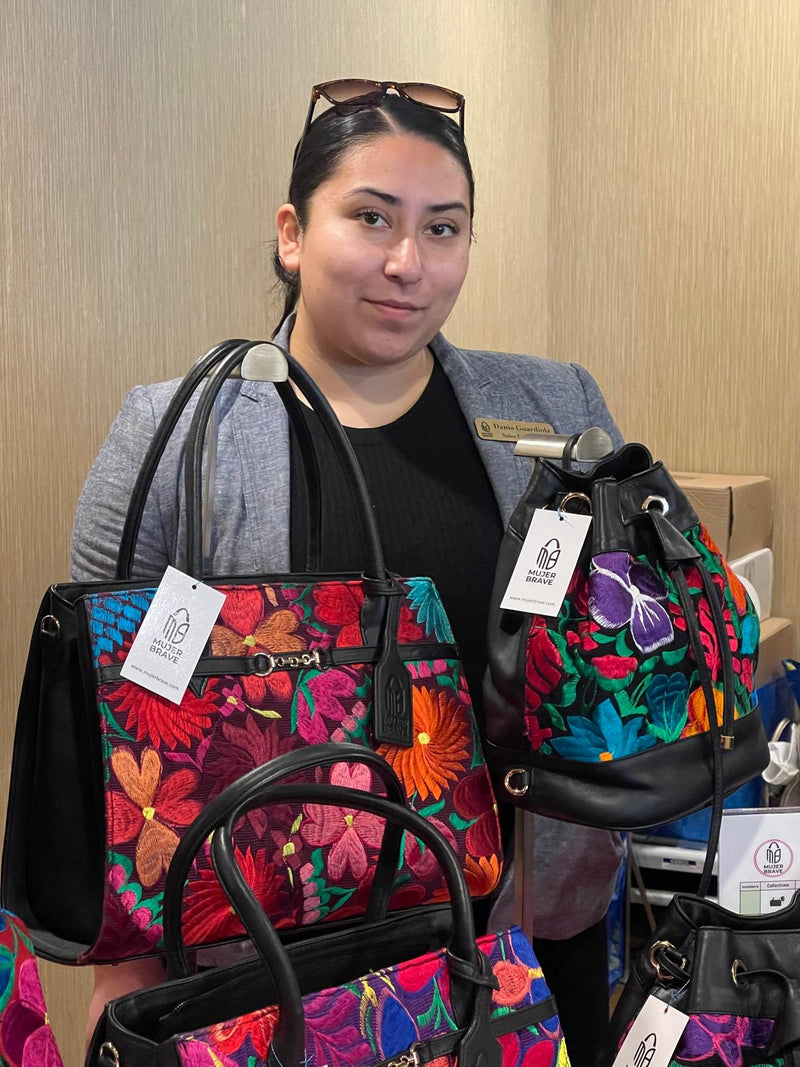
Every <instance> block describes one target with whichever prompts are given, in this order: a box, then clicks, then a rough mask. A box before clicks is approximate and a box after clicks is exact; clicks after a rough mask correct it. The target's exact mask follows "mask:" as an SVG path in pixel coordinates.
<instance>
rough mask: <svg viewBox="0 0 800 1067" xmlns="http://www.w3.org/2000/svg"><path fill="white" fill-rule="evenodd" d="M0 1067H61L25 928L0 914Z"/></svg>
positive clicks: (14, 917) (29, 940) (6, 915)
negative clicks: (0, 1066)
mask: <svg viewBox="0 0 800 1067" xmlns="http://www.w3.org/2000/svg"><path fill="white" fill-rule="evenodd" d="M0 1064H2V1065H3V1067H63V1064H62V1060H61V1054H60V1052H59V1051H58V1045H57V1044H56V1039H55V1037H54V1036H53V1031H52V1030H51V1029H50V1023H49V1021H48V1018H47V1006H46V1004H45V1002H44V993H43V992H42V983H41V982H40V980H39V967H38V965H37V963H36V955H35V953H34V950H33V942H32V941H31V939H30V935H29V934H28V931H27V930H26V929H25V924H24V923H22V922H21V921H20V920H19V919H18V918H17V916H16V915H12V914H11V912H8V911H0Z"/></svg>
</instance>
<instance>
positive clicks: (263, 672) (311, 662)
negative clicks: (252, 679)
mask: <svg viewBox="0 0 800 1067" xmlns="http://www.w3.org/2000/svg"><path fill="white" fill-rule="evenodd" d="M298 667H316V668H317V669H318V670H319V669H321V668H322V664H321V662H320V658H319V651H315V652H282V653H276V654H273V653H272V652H256V654H255V656H253V674H255V675H256V676H257V677H258V678H266V676H267V675H268V674H272V672H273V671H285V670H293V669H294V670H296V669H297V668H298Z"/></svg>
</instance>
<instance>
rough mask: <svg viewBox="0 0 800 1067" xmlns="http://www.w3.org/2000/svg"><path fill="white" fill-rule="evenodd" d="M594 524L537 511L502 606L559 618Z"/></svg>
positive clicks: (569, 515) (578, 517) (588, 519)
mask: <svg viewBox="0 0 800 1067" xmlns="http://www.w3.org/2000/svg"><path fill="white" fill-rule="evenodd" d="M591 524H592V517H591V515H576V514H574V513H573V512H568V511H550V510H546V509H544V508H539V509H538V510H537V511H534V513H533V519H532V520H531V524H530V526H529V527H528V533H527V535H526V536H525V540H524V541H523V542H522V548H521V549H520V553H519V557H518V558H517V563H516V566H515V567H514V573H513V574H512V575H511V581H510V582H509V583H508V588H507V589H506V591H505V595H504V597H503V600H502V602H501V604H500V607H501V608H507V609H510V610H511V611H527V612H530V613H532V614H535V615H553V616H555V615H558V613H559V611H560V610H561V605H562V604H563V602H564V597H565V596H566V594H567V588H568V586H569V583H570V579H571V578H572V575H573V572H574V571H575V567H576V566H577V563H578V556H580V554H581V549H582V548H583V542H584V541H585V540H586V535H587V533H588V532H589V527H590V526H591Z"/></svg>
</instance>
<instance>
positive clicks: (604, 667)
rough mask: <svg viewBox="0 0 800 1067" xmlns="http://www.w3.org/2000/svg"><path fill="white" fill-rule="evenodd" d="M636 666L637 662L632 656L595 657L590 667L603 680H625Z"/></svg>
mask: <svg viewBox="0 0 800 1067" xmlns="http://www.w3.org/2000/svg"><path fill="white" fill-rule="evenodd" d="M638 665H639V661H638V660H637V659H635V658H634V657H633V656H613V655H609V656H597V657H595V659H593V660H592V666H593V667H596V668H597V670H598V671H599V672H600V674H601V675H602V676H603V677H604V678H627V677H628V676H629V675H631V674H633V672H634V671H635V670H636V668H637V666H638Z"/></svg>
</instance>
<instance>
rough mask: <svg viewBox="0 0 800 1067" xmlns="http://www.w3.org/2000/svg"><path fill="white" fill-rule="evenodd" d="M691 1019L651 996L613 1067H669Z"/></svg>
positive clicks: (629, 1032)
mask: <svg viewBox="0 0 800 1067" xmlns="http://www.w3.org/2000/svg"><path fill="white" fill-rule="evenodd" d="M688 1022H689V1016H688V1015H684V1013H683V1012H682V1011H678V1009H677V1008H673V1007H672V1005H671V1004H667V1003H666V1002H665V1001H663V1000H659V999H658V998H657V997H653V996H650V997H648V998H647V1000H646V1001H645V1004H644V1007H643V1008H642V1010H641V1011H640V1012H639V1014H638V1016H637V1017H636V1020H635V1021H634V1024H633V1026H632V1027H631V1028H630V1030H629V1031H628V1036H627V1037H626V1038H625V1040H624V1041H623V1042H622V1045H621V1046H620V1050H619V1052H618V1053H617V1058H616V1059H615V1060H614V1063H613V1067H669V1063H670V1061H671V1059H672V1054H673V1053H674V1051H675V1049H676V1048H677V1047H678V1042H679V1041H680V1039H681V1035H682V1034H683V1031H684V1030H685V1029H686V1026H687V1024H688Z"/></svg>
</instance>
